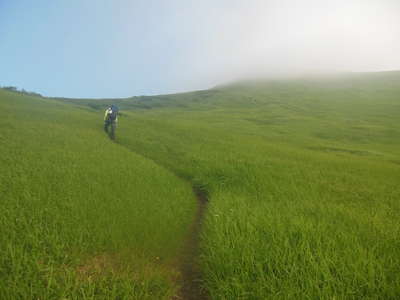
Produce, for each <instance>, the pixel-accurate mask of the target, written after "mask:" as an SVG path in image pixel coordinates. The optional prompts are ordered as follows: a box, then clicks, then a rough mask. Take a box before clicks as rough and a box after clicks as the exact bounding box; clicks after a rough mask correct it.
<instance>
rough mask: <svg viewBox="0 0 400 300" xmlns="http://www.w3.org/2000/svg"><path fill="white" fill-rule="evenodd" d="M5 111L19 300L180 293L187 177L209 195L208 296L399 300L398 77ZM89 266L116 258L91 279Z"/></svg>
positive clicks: (10, 254)
mask: <svg viewBox="0 0 400 300" xmlns="http://www.w3.org/2000/svg"><path fill="white" fill-rule="evenodd" d="M111 103H116V104H117V105H119V107H120V109H121V116H120V119H119V125H118V128H117V132H116V134H117V137H116V142H115V143H112V142H110V141H109V140H107V138H106V136H105V134H104V132H102V127H101V119H102V116H103V109H104V108H105V107H106V106H107V105H109V104H111ZM0 105H1V108H2V111H9V112H10V113H9V114H7V113H6V114H5V118H2V119H1V120H0V127H1V128H2V131H1V132H0V139H1V144H0V147H1V153H2V156H1V158H0V161H1V166H2V172H1V177H0V178H1V186H0V187H1V192H2V194H3V195H5V197H4V196H3V199H2V202H1V203H0V205H1V211H3V212H5V213H3V214H2V215H1V217H0V222H1V223H0V231H1V234H0V239H1V240H0V282H2V284H1V286H0V293H1V294H6V295H8V298H11V299H12V298H13V297H14V298H18V296H19V295H22V296H23V295H29V296H33V297H36V298H40V299H48V298H55V297H59V298H62V297H65V298H68V297H70V298H74V297H75V298H79V297H83V296H85V297H87V298H90V297H94V296H95V295H102V296H103V297H104V298H106V297H114V298H116V295H117V294H118V293H120V295H121V298H123V297H126V298H129V297H131V298H134V297H136V298H137V299H145V296H147V297H149V299H151V298H152V297H153V298H152V299H162V297H164V298H168V297H170V296H171V295H173V294H174V291H175V290H176V287H175V286H174V281H173V280H171V279H170V278H173V277H174V276H177V275H176V274H175V275H174V274H173V273H174V272H176V270H175V269H174V268H173V267H171V265H172V266H173V263H172V262H170V261H171V260H173V258H174V257H176V253H177V251H178V250H177V249H178V248H179V245H180V244H181V243H182V239H183V236H184V233H185V228H187V227H188V226H189V224H190V222H191V220H192V218H193V215H194V210H195V209H196V208H195V201H194V198H193V194H192V191H191V188H190V185H189V184H188V182H191V183H192V184H193V185H194V186H196V187H197V188H199V189H202V190H203V191H205V192H206V193H207V195H208V198H209V203H208V207H207V213H206V216H205V220H204V224H203V228H202V229H203V230H202V232H201V243H200V255H199V260H200V264H201V269H202V273H203V283H202V284H203V286H204V288H206V289H207V290H208V292H209V294H210V298H211V299H227V300H228V299H398V298H399V297H400V222H399V213H400V201H399V200H400V186H399V183H400V72H383V73H366V74H343V75H334V76H333V75H332V76H323V77H320V78H307V79H285V80H284V79H282V80H260V81H243V82H239V83H235V84H230V85H224V86H217V87H215V88H213V89H210V90H206V91H197V92H191V93H184V94H176V95H164V96H148V97H144V96H142V97H132V98H129V99H98V100H90V99H74V100H72V99H39V98H28V97H24V98H23V97H21V96H17V95H15V94H11V93H6V92H1V94H0ZM7 115H10V116H9V117H7ZM182 178H184V179H186V180H182ZM114 193H116V194H114ZM166 225H168V226H166ZM155 257H162V263H157V262H155V261H154V260H153V259H154V258H155ZM122 259H124V260H123V261H124V263H122V264H121V263H119V264H117V263H115V264H116V265H117V266H118V267H116V266H114V260H119V261H121V260H122ZM93 260H95V261H96V260H106V262H104V263H102V264H101V265H100V266H99V267H97V269H96V268H95V269H96V270H97V273H98V274H97V275H96V276H95V275H93V276H89V273H90V275H91V272H93V270H91V268H92V266H91V265H92V264H95V262H93ZM108 260H111V262H109V261H108ZM109 264H111V265H112V266H108V265H109ZM120 265H122V266H123V268H122V269H119V266H120ZM138 265H139V266H138ZM149 269H150V271H149ZM174 270H175V271H174ZM106 271H109V273H110V274H108V273H106ZM136 272H139V273H136ZM133 275H134V276H133ZM139 278H140V279H139ZM143 282H144V285H143V284H142V283H143ZM16 293H17V294H16ZM15 295H17V296H15ZM110 295H111V296H110Z"/></svg>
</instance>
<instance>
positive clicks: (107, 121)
mask: <svg viewBox="0 0 400 300" xmlns="http://www.w3.org/2000/svg"><path fill="white" fill-rule="evenodd" d="M117 120H118V107H117V106H115V105H114V104H113V105H111V106H110V107H109V108H107V109H106V113H105V114H104V131H105V132H106V133H107V134H108V135H109V136H110V138H111V139H112V140H113V139H114V138H115V127H116V125H117ZM110 126H111V131H110V132H109V130H108V128H109V127H110Z"/></svg>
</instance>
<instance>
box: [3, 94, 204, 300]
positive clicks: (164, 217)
mask: <svg viewBox="0 0 400 300" xmlns="http://www.w3.org/2000/svg"><path fill="white" fill-rule="evenodd" d="M0 110H1V111H2V112H3V117H2V118H1V120H0V127H1V133H0V141H1V143H0V152H1V154H2V155H1V157H0V166H1V170H2V171H1V173H0V192H1V195H2V196H1V202H0V210H1V212H2V214H1V216H0V282H1V284H0V295H1V297H2V298H4V299H39V298H40V299H62V298H68V299H94V298H95V299H111V298H113V299H116V298H118V297H120V298H126V297H127V298H129V299H132V298H134V299H155V298H157V299H162V298H165V299H169V298H170V297H171V296H172V295H174V294H175V293H176V288H177V287H176V284H175V279H174V278H175V277H177V276H178V270H177V268H176V267H175V265H176V262H175V257H176V255H177V253H178V251H179V248H180V247H181V244H182V243H183V239H184V236H185V235H186V231H187V228H188V226H189V224H190V222H191V219H192V216H194V209H195V203H196V202H195V199H194V195H193V193H192V190H191V187H190V185H188V184H187V183H184V182H182V181H181V180H179V179H178V178H176V177H175V176H174V175H173V174H172V173H170V172H168V171H166V170H165V169H164V168H161V167H159V166H157V165H156V164H155V163H154V162H152V161H149V160H147V159H145V158H143V157H141V156H139V155H137V154H135V153H133V152H131V151H129V150H127V149H126V148H124V147H121V146H120V145H118V144H115V143H112V142H110V141H109V139H108V138H106V136H105V135H104V134H103V132H102V129H101V126H102V122H101V120H100V121H99V120H97V116H95V115H93V114H90V113H87V112H85V111H83V110H81V109H76V108H74V107H71V106H68V105H65V104H62V103H57V102H55V101H53V100H48V99H41V98H35V97H27V96H24V95H19V94H15V93H10V92H6V91H2V90H0Z"/></svg>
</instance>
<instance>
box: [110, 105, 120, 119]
mask: <svg viewBox="0 0 400 300" xmlns="http://www.w3.org/2000/svg"><path fill="white" fill-rule="evenodd" d="M110 108H111V113H109V114H108V116H109V118H110V120H111V121H115V120H116V119H117V114H118V107H116V106H115V105H111V107H110Z"/></svg>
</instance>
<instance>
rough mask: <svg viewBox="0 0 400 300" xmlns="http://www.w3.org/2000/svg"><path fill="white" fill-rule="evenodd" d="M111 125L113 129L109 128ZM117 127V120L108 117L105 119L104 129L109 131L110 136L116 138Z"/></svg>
mask: <svg viewBox="0 0 400 300" xmlns="http://www.w3.org/2000/svg"><path fill="white" fill-rule="evenodd" d="M110 126H111V131H109V130H108V128H109V127H110ZM115 127H116V122H115V120H114V121H113V120H110V119H107V120H105V121H104V131H105V132H107V133H108V135H109V136H110V138H112V139H113V138H114V137H115Z"/></svg>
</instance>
